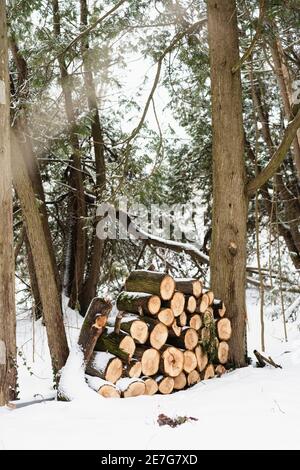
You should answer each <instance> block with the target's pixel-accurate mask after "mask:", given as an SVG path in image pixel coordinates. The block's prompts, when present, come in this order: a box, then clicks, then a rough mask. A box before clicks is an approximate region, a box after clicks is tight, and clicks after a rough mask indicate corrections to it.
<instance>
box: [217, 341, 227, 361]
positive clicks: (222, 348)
mask: <svg viewBox="0 0 300 470" xmlns="http://www.w3.org/2000/svg"><path fill="white" fill-rule="evenodd" d="M228 356H229V346H228V343H226V341H221V342H220V343H219V347H218V359H219V362H220V363H221V364H226V362H228Z"/></svg>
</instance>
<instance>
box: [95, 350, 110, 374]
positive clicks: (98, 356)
mask: <svg viewBox="0 0 300 470" xmlns="http://www.w3.org/2000/svg"><path fill="white" fill-rule="evenodd" d="M114 357H115V356H114V355H113V354H110V353H109V352H100V351H99V352H96V353H95V355H94V357H93V363H92V365H93V366H95V368H96V369H100V370H104V369H105V367H106V366H107V364H108V362H109V361H110V360H111V359H113V358H114Z"/></svg>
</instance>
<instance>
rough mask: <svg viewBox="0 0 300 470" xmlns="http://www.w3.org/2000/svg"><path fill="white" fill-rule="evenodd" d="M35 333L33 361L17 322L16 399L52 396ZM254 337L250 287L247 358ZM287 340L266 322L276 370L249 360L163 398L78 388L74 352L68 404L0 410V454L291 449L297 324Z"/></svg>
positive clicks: (299, 365)
mask: <svg viewBox="0 0 300 470" xmlns="http://www.w3.org/2000/svg"><path fill="white" fill-rule="evenodd" d="M65 313H66V314H65V317H66V323H67V331H68V337H69V339H70V341H71V343H72V344H75V343H76V336H77V335H78V331H79V328H80V324H81V319H80V318H79V317H78V316H77V314H76V313H75V312H72V311H70V310H68V311H67V312H65ZM35 330H36V331H35V352H34V355H35V358H34V361H33V360H32V354H33V347H32V341H31V338H32V324H31V323H30V322H29V321H26V320H22V321H21V322H19V325H18V344H19V346H21V345H23V348H22V350H23V354H24V358H25V359H26V365H23V359H22V357H20V358H19V362H20V367H19V382H20V390H21V395H20V397H21V402H24V401H26V400H32V399H34V396H36V397H37V398H41V397H45V398H46V397H49V396H54V391H53V389H52V374H51V369H50V359H49V351H48V348H47V343H46V334H45V330H44V327H43V326H42V325H41V323H40V322H37V323H36V324H35ZM259 335H260V329H259V306H258V299H257V294H256V293H255V291H254V290H252V291H249V292H248V343H249V353H251V352H252V351H253V349H258V350H261V348H260V339H259ZM288 336H289V342H288V343H285V342H284V341H283V324H282V321H281V320H276V321H271V320H266V348H267V349H266V355H271V356H272V358H273V359H274V361H275V362H277V363H279V364H281V365H282V367H283V369H274V368H271V367H269V366H268V367H265V368H263V369H258V368H256V367H254V365H255V362H254V363H253V365H251V366H249V367H247V368H244V369H240V370H236V371H234V372H231V373H229V374H227V375H226V376H223V377H221V378H220V379H213V380H209V381H205V382H200V383H199V384H198V385H196V386H194V387H192V388H190V389H188V390H186V391H181V392H177V393H174V394H172V395H169V396H163V395H155V396H153V397H149V396H142V397H137V398H126V399H116V400H110V399H105V398H103V397H101V396H99V395H98V394H97V393H95V392H94V391H93V390H92V389H88V388H87V387H86V386H85V384H83V381H84V375H83V373H82V369H81V368H80V367H81V366H80V361H79V360H78V359H79V356H78V354H75V353H74V356H73V357H72V358H71V360H70V363H69V365H67V367H69V371H70V373H71V374H75V371H76V370H77V373H76V374H75V375H76V376H75V375H74V377H73V378H72V381H73V382H72V384H73V388H74V389H75V392H76V393H75V394H74V398H75V399H74V401H72V402H56V401H50V402H44V403H40V404H34V405H31V406H27V407H24V408H20V409H16V410H13V411H12V410H8V409H3V408H2V409H0V449H99V450H101V449H112V450H113V449H158V450H159V449H174V450H176V449H177V450H178V449H186V450H187V449H248V448H249V449H265V448H267V449H299V448H300V437H299V426H300V332H299V329H298V327H297V322H293V323H289V324H288ZM28 368H31V373H33V374H34V375H30V370H28ZM73 392H74V390H73ZM159 413H165V414H166V415H168V416H170V417H175V416H176V415H186V416H193V417H195V418H198V421H196V422H189V423H186V424H183V425H182V426H179V427H177V428H175V429H172V428H170V427H168V426H163V427H159V426H158V424H157V417H158V414H159ZM218 428H220V432H218ZM116 429H118V433H116V431H115V430H116ZM221 430H222V431H221ZM118 436H122V439H118ZM132 436H134V439H132Z"/></svg>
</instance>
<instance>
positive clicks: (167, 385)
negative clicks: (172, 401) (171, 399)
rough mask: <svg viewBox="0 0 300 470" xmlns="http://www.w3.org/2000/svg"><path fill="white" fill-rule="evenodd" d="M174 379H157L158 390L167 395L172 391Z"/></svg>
mask: <svg viewBox="0 0 300 470" xmlns="http://www.w3.org/2000/svg"><path fill="white" fill-rule="evenodd" d="M173 389H174V379H173V378H172V377H164V378H163V379H162V380H160V381H159V384H158V391H159V392H160V393H162V394H163V395H168V394H170V393H172V392H173Z"/></svg>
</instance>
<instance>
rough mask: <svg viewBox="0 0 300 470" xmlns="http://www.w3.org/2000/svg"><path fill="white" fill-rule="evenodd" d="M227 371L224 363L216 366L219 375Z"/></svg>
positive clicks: (216, 372)
mask: <svg viewBox="0 0 300 470" xmlns="http://www.w3.org/2000/svg"><path fill="white" fill-rule="evenodd" d="M225 373H226V369H225V367H224V366H222V364H219V365H218V366H216V368H215V374H216V376H217V377H221V376H222V375H224V374H225Z"/></svg>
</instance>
